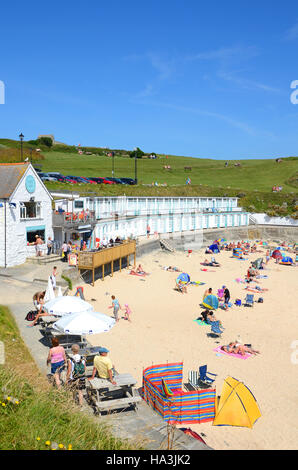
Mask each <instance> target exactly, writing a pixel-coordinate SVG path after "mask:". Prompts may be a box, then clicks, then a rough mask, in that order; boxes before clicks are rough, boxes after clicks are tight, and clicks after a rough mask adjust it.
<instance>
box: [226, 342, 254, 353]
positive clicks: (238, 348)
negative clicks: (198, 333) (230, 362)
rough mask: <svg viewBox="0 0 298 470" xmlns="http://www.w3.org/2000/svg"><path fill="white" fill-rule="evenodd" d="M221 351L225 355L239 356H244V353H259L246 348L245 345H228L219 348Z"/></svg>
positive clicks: (248, 347)
mask: <svg viewBox="0 0 298 470" xmlns="http://www.w3.org/2000/svg"><path fill="white" fill-rule="evenodd" d="M221 349H222V350H223V351H225V352H226V353H229V354H231V353H233V354H240V355H241V356H245V354H246V353H249V354H254V355H255V354H260V351H256V350H255V349H252V348H251V347H250V346H246V345H245V344H244V345H243V344H240V343H236V342H235V343H233V342H232V343H229V344H228V346H221Z"/></svg>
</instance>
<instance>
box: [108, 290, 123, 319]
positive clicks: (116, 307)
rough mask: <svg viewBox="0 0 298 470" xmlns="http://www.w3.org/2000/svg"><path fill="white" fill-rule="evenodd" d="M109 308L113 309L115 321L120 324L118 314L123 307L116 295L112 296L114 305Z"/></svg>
mask: <svg viewBox="0 0 298 470" xmlns="http://www.w3.org/2000/svg"><path fill="white" fill-rule="evenodd" d="M109 308H112V309H113V313H114V317H115V320H116V322H118V321H119V318H118V312H119V309H120V308H121V305H120V304H119V300H117V299H116V297H115V296H114V295H112V305H111V306H110V307H109Z"/></svg>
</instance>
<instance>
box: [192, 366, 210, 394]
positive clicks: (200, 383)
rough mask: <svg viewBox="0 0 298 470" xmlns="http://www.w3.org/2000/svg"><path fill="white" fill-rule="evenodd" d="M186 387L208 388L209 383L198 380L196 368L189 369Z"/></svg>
mask: <svg viewBox="0 0 298 470" xmlns="http://www.w3.org/2000/svg"><path fill="white" fill-rule="evenodd" d="M187 385H188V387H187V388H188V389H191V390H190V391H192V390H199V389H200V388H210V383H208V382H204V381H202V380H200V377H199V373H198V371H197V370H190V371H189V373H188V384H187Z"/></svg>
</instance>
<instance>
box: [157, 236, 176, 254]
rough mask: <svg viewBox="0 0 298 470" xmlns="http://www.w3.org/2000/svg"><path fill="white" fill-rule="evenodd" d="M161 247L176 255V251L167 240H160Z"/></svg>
mask: <svg viewBox="0 0 298 470" xmlns="http://www.w3.org/2000/svg"><path fill="white" fill-rule="evenodd" d="M159 242H160V245H161V247H162V248H163V249H164V250H167V251H170V252H171V253H174V251H175V249H174V248H173V247H172V245H171V244H170V243H169V242H168V241H167V240H165V239H161V240H159Z"/></svg>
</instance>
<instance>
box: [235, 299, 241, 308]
mask: <svg viewBox="0 0 298 470" xmlns="http://www.w3.org/2000/svg"><path fill="white" fill-rule="evenodd" d="M235 305H237V307H240V306H241V299H236V300H235Z"/></svg>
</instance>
